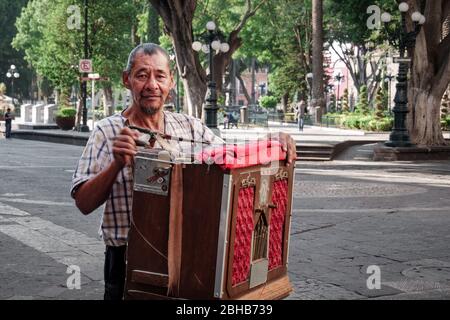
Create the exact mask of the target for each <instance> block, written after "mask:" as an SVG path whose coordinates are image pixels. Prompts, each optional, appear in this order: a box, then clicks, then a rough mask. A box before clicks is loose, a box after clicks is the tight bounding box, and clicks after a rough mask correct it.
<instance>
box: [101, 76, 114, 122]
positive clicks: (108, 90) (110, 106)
mask: <svg viewBox="0 0 450 320" xmlns="http://www.w3.org/2000/svg"><path fill="white" fill-rule="evenodd" d="M103 97H104V99H105V102H104V112H105V113H104V115H105V117H109V116H110V115H112V114H113V113H114V110H115V105H114V98H113V91H112V87H111V85H110V84H107V85H105V86H104V87H103Z"/></svg>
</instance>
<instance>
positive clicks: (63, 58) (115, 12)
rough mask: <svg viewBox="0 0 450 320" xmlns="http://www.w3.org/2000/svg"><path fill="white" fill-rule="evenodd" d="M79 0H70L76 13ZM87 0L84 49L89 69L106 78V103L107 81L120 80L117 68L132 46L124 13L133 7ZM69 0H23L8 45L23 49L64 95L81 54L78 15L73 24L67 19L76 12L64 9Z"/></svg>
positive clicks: (133, 10)
mask: <svg viewBox="0 0 450 320" xmlns="http://www.w3.org/2000/svg"><path fill="white" fill-rule="evenodd" d="M83 3H84V1H82V0H77V2H76V5H77V6H78V12H79V13H81V12H82V11H83V8H84V6H83ZM89 3H90V5H89V18H88V22H89V24H88V40H89V47H88V52H89V56H90V57H92V59H93V68H94V71H95V72H97V73H99V74H100V75H102V76H105V77H109V78H110V81H109V82H103V83H102V86H103V88H104V92H105V96H106V100H107V104H108V105H112V104H113V103H112V86H113V85H118V84H119V83H120V82H121V73H122V70H123V69H124V67H125V61H126V59H127V56H128V53H129V51H130V50H131V48H132V47H131V43H130V42H131V41H130V40H129V39H130V37H131V36H130V29H131V23H132V22H130V19H129V15H130V14H131V15H134V16H136V14H137V10H136V7H134V3H133V2H132V1H131V0H129V1H122V0H112V1H106V0H97V1H95V2H89ZM71 5H73V1H72V0H58V1H50V0H31V1H29V3H28V5H27V7H26V8H25V9H24V10H23V11H22V14H21V16H20V17H19V18H18V19H17V21H16V26H17V29H18V32H17V34H16V36H15V38H14V40H13V46H14V48H16V49H18V50H21V51H23V52H25V57H26V59H27V61H28V62H29V63H30V64H31V63H32V65H33V68H34V69H35V70H36V71H37V73H38V75H40V76H42V77H44V78H45V79H48V80H49V81H50V82H51V84H52V86H54V87H55V88H56V89H57V90H58V91H59V92H60V93H61V94H62V96H63V97H68V96H69V95H70V91H71V88H72V85H75V84H77V83H78V81H79V80H78V77H79V75H80V74H79V72H78V61H79V59H81V58H83V57H84V52H83V46H82V44H83V40H84V33H83V32H82V29H83V28H82V25H83V21H82V20H83V19H81V20H80V24H78V26H77V24H76V23H75V24H71V22H70V21H71V20H70V19H71V14H76V13H74V12H72V13H69V11H68V8H69V7H70V6H71ZM80 18H81V17H80ZM62 31H64V32H62ZM63 103H64V101H63Z"/></svg>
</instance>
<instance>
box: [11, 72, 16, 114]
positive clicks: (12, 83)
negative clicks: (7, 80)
mask: <svg viewBox="0 0 450 320" xmlns="http://www.w3.org/2000/svg"><path fill="white" fill-rule="evenodd" d="M11 95H12V97H11V98H12V104H13V107H15V104H14V70H13V74H12V77H11Z"/></svg>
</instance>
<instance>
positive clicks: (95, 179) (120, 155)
mask: <svg viewBox="0 0 450 320" xmlns="http://www.w3.org/2000/svg"><path fill="white" fill-rule="evenodd" d="M169 61H170V59H169V56H168V54H167V52H166V51H165V50H164V49H163V48H161V47H160V46H158V45H155V44H151V43H147V44H142V45H139V46H137V47H136V48H135V49H133V51H132V52H131V53H130V56H129V59H128V64H127V68H126V70H125V71H124V72H123V75H122V80H123V84H124V85H125V87H126V88H128V89H129V90H130V91H131V93H132V97H133V101H132V104H131V106H130V107H129V108H127V109H126V110H124V111H123V112H122V113H120V114H115V115H113V116H111V117H108V118H105V119H103V120H101V121H99V122H98V123H97V126H96V128H95V129H94V130H93V132H92V134H91V136H90V138H89V141H88V143H87V145H86V147H85V149H84V151H83V154H82V156H81V158H80V160H79V163H78V166H77V168H76V170H75V173H74V175H73V182H72V183H73V185H72V189H71V195H72V197H73V198H74V199H75V202H76V205H77V207H78V208H79V209H80V211H81V212H82V213H83V214H85V215H87V214H89V213H91V212H92V211H94V210H95V209H97V208H98V207H99V206H101V205H102V204H103V203H105V202H106V206H105V209H104V213H103V218H102V225H101V229H102V236H103V240H104V242H105V244H106V252H105V255H106V256H105V269H104V272H105V275H104V276H105V295H104V298H105V299H122V296H123V290H124V282H125V281H124V280H125V249H126V244H127V236H128V231H129V228H130V213H131V204H132V197H131V195H132V183H133V176H132V164H133V162H134V156H135V155H136V152H137V147H136V141H137V140H138V139H139V134H138V133H137V132H135V131H133V130H131V129H130V128H129V127H128V125H134V126H138V127H142V128H146V129H149V130H151V131H157V132H161V133H165V134H169V135H172V136H176V137H183V138H185V139H193V140H196V141H208V142H211V143H214V142H220V141H221V140H220V138H218V137H216V136H215V135H214V134H213V132H212V131H211V130H210V129H209V128H207V127H206V126H205V125H204V124H203V123H201V121H200V120H199V119H196V118H193V117H190V116H188V115H185V114H179V113H172V112H167V111H164V108H163V106H164V102H165V100H166V98H167V96H168V94H169V92H170V90H171V89H172V88H173V86H174V81H173V74H172V72H171V70H170V64H169ZM279 140H280V142H281V144H282V146H283V148H284V149H285V150H287V151H288V162H289V163H292V162H294V161H295V143H294V141H293V140H292V138H291V137H290V136H288V135H286V134H280V135H279ZM154 147H162V146H161V145H159V143H158V142H155V145H154Z"/></svg>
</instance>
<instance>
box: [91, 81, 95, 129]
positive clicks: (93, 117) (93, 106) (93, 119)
mask: <svg viewBox="0 0 450 320" xmlns="http://www.w3.org/2000/svg"><path fill="white" fill-rule="evenodd" d="M91 99H92V100H91V106H92V130H94V128H95V80H94V79H92V98H91Z"/></svg>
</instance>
